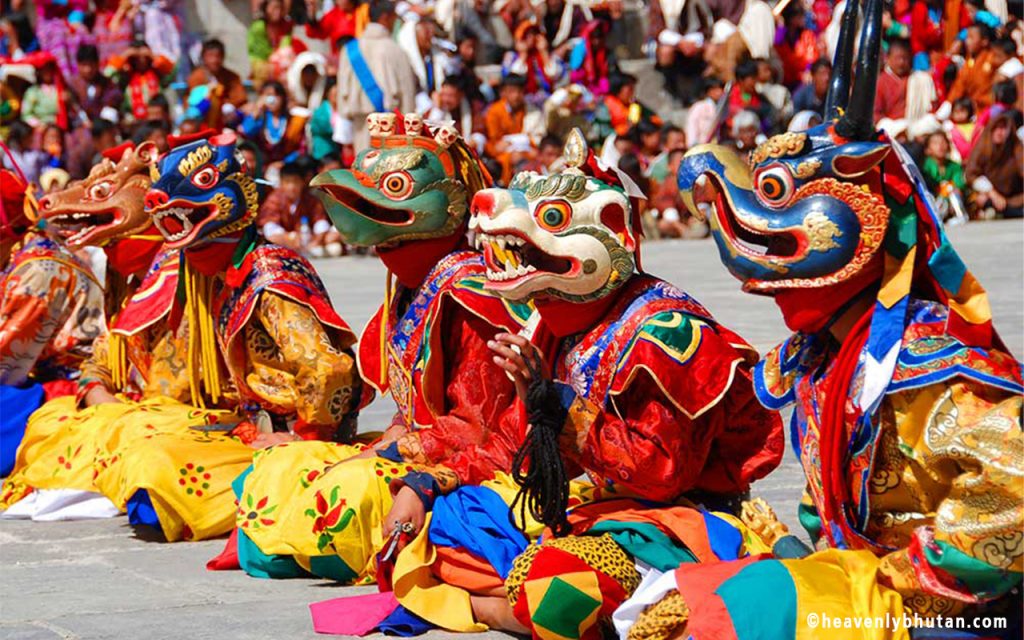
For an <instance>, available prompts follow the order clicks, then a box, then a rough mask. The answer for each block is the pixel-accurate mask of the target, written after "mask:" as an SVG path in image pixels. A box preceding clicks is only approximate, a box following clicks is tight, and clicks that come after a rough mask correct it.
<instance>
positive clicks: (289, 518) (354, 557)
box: [237, 442, 413, 583]
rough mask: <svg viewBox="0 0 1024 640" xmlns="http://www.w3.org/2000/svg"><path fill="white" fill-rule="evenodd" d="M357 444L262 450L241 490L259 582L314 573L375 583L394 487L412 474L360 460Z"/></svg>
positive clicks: (245, 559) (247, 545) (245, 548)
mask: <svg viewBox="0 0 1024 640" xmlns="http://www.w3.org/2000/svg"><path fill="white" fill-rule="evenodd" d="M362 450H363V448H362V447H359V446H356V445H340V444H332V443H328V442H290V443H286V444H280V445H277V446H274V447H271V448H269V449H265V450H263V451H260V452H258V453H257V455H256V457H255V458H254V459H253V467H252V471H251V472H250V473H249V474H248V475H247V476H246V477H245V479H244V486H242V487H241V488H240V494H239V500H238V503H239V508H238V520H237V526H238V530H239V540H238V555H239V563H240V564H241V565H242V568H243V569H245V570H246V572H248V573H250V574H251V575H256V576H259V577H271V578H284V577H293V576H296V575H301V574H302V573H303V572H309V573H312V574H314V575H318V576H321V577H325V578H330V579H333V580H337V581H339V582H345V583H356V582H366V581H370V580H372V579H373V576H374V569H375V566H374V565H375V554H376V553H377V551H379V550H380V548H381V547H382V546H383V544H384V534H383V526H382V525H383V522H384V516H385V515H387V513H388V511H390V509H391V504H392V498H391V492H390V490H389V488H388V484H389V483H390V482H391V480H392V479H394V478H396V477H399V476H400V475H404V474H405V473H406V472H407V471H410V470H412V469H413V468H412V467H411V466H408V465H405V464H399V463H393V462H391V461H389V460H385V459H383V458H377V457H373V458H355V457H354V456H356V455H358V454H359V453H360V452H361V451H362Z"/></svg>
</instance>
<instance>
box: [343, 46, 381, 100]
mask: <svg viewBox="0 0 1024 640" xmlns="http://www.w3.org/2000/svg"><path fill="white" fill-rule="evenodd" d="M345 53H347V54H348V61H349V63H351V64H352V70H353V71H355V73H356V79H357V80H359V85H360V86H361V87H362V88H363V91H365V92H366V97H367V98H369V99H370V102H372V103H373V108H374V109H375V110H377V111H384V92H383V91H381V89H380V85H379V84H377V80H376V79H375V78H374V77H373V72H372V71H370V67H368V66H367V65H366V58H364V57H363V52H362V51H360V50H359V41H358V40H354V39H353V40H349V41H348V42H347V43H346V44H345Z"/></svg>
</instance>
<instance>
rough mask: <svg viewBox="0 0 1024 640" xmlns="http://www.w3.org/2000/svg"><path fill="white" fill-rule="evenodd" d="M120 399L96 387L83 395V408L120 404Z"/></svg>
mask: <svg viewBox="0 0 1024 640" xmlns="http://www.w3.org/2000/svg"><path fill="white" fill-rule="evenodd" d="M120 402H121V399H120V398H118V397H117V396H115V395H114V394H112V393H110V391H108V390H107V388H106V387H104V386H102V385H97V386H95V387H93V388H92V389H90V390H89V392H88V393H86V394H85V406H87V407H92V406H95V405H98V404H112V403H120Z"/></svg>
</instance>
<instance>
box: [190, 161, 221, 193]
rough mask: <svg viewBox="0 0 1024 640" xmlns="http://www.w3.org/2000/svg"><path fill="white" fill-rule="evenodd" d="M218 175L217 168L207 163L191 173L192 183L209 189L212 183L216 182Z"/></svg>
mask: <svg viewBox="0 0 1024 640" xmlns="http://www.w3.org/2000/svg"><path fill="white" fill-rule="evenodd" d="M218 177H219V172H218V171H217V168H216V167H214V166H212V165H207V166H205V167H203V168H202V169H200V170H199V171H197V172H195V174H193V176H192V184H194V185H195V186H197V187H199V188H200V189H209V188H210V187H212V186H213V185H215V184H217V178H218Z"/></svg>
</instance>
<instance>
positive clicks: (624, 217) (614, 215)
mask: <svg viewBox="0 0 1024 640" xmlns="http://www.w3.org/2000/svg"><path fill="white" fill-rule="evenodd" d="M601 224H603V225H604V226H606V227H608V228H609V229H610V230H611V231H612V233H613V234H615V236H616V237H617V238H618V239H619V242H621V243H622V246H624V247H625V248H626V251H629V252H630V253H633V252H635V251H636V246H637V237H636V234H635V233H634V232H633V228H632V226H631V225H630V219H629V214H628V213H627V207H624V206H622V204H620V203H618V202H613V203H611V204H606V205H605V206H604V208H603V209H601Z"/></svg>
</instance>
